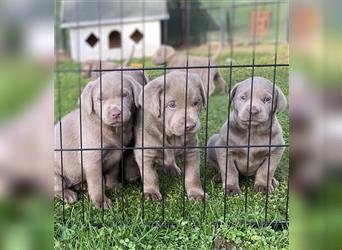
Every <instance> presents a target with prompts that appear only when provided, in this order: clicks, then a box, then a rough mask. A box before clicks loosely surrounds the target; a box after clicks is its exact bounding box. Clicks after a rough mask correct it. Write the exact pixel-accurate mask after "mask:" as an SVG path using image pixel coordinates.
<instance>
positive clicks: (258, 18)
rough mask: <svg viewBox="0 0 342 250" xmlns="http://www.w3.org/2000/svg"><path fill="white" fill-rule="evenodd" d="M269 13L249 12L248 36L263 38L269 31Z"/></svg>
mask: <svg viewBox="0 0 342 250" xmlns="http://www.w3.org/2000/svg"><path fill="white" fill-rule="evenodd" d="M270 19H271V11H269V10H258V11H252V12H251V23H250V24H251V26H250V35H251V36H256V37H265V36H267V35H268V32H269V30H270Z"/></svg>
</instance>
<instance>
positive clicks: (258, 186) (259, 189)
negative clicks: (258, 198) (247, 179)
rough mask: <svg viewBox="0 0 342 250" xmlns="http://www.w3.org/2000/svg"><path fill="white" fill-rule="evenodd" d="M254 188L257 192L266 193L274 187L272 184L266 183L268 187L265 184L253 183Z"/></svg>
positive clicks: (270, 191)
mask: <svg viewBox="0 0 342 250" xmlns="http://www.w3.org/2000/svg"><path fill="white" fill-rule="evenodd" d="M254 190H255V192H259V193H263V194H267V192H268V193H269V194H270V193H272V192H273V191H274V187H273V185H272V184H270V185H268V187H267V185H265V184H255V185H254Z"/></svg>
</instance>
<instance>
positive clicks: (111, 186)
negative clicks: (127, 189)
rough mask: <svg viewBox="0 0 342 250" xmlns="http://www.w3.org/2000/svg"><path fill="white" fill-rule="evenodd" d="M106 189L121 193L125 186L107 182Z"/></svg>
mask: <svg viewBox="0 0 342 250" xmlns="http://www.w3.org/2000/svg"><path fill="white" fill-rule="evenodd" d="M106 187H107V188H109V189H114V190H115V191H117V192H121V191H122V190H123V185H122V183H121V182H110V181H108V182H107V181H106Z"/></svg>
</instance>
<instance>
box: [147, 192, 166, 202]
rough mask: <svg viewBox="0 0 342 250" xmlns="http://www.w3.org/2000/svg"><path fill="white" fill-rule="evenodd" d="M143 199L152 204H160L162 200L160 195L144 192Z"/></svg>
mask: <svg viewBox="0 0 342 250" xmlns="http://www.w3.org/2000/svg"><path fill="white" fill-rule="evenodd" d="M144 196H145V199H147V200H150V201H153V202H161V201H162V200H163V196H162V195H161V194H160V193H156V192H145V193H144Z"/></svg>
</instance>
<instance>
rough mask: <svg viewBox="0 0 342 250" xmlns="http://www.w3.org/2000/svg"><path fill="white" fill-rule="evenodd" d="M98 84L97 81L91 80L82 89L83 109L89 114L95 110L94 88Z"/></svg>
mask: <svg viewBox="0 0 342 250" xmlns="http://www.w3.org/2000/svg"><path fill="white" fill-rule="evenodd" d="M95 85H96V81H93V82H89V83H88V84H87V85H86V86H85V88H84V89H83V91H82V94H81V96H80V99H81V105H82V110H85V111H86V112H87V114H88V115H90V114H91V113H92V112H93V111H94V101H93V90H94V87H95Z"/></svg>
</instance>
